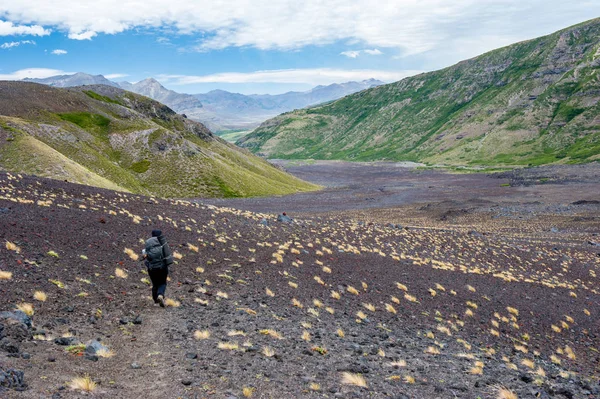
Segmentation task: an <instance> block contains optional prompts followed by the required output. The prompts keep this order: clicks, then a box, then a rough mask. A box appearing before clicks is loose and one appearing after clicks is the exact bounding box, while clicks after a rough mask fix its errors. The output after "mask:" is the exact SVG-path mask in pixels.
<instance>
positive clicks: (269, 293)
mask: <svg viewBox="0 0 600 399" xmlns="http://www.w3.org/2000/svg"><path fill="white" fill-rule="evenodd" d="M265 293H266V294H267V295H268V296H270V297H274V296H275V293H273V291H271V290H270V289H268V288H265Z"/></svg>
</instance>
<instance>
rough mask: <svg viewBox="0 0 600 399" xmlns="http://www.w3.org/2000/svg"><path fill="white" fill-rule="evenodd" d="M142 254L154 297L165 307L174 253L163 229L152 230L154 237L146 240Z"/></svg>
mask: <svg viewBox="0 0 600 399" xmlns="http://www.w3.org/2000/svg"><path fill="white" fill-rule="evenodd" d="M142 255H143V256H144V259H145V264H146V268H147V269H148V276H150V280H151V281H152V299H153V300H154V303H158V304H159V305H160V306H161V307H162V308H164V307H165V291H166V289H167V276H168V275H169V266H170V265H171V264H173V253H172V252H171V248H170V247H169V244H168V243H167V239H166V238H165V236H164V235H163V234H162V231H160V230H152V237H150V238H149V239H147V240H146V247H145V248H144V250H143V251H142Z"/></svg>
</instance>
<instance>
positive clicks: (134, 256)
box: [123, 248, 140, 260]
mask: <svg viewBox="0 0 600 399" xmlns="http://www.w3.org/2000/svg"><path fill="white" fill-rule="evenodd" d="M123 252H124V253H126V254H127V256H129V257H130V258H131V260H138V259H139V258H140V256H139V255H138V254H136V253H135V251H134V250H133V249H131V248H125V249H124V250H123Z"/></svg>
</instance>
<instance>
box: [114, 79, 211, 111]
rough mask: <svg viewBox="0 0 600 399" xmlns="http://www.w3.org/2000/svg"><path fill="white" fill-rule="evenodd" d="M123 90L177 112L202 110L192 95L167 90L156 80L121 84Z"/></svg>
mask: <svg viewBox="0 0 600 399" xmlns="http://www.w3.org/2000/svg"><path fill="white" fill-rule="evenodd" d="M119 85H120V86H121V88H122V89H125V90H128V91H132V92H134V93H137V94H141V95H142V96H146V97H150V98H152V99H153V100H156V101H158V102H160V103H163V104H165V105H166V106H168V107H169V108H172V109H173V110H175V111H177V112H183V111H185V110H188V109H193V108H202V103H201V102H200V101H198V100H197V99H196V98H195V97H194V96H192V95H190V94H181V93H177V92H175V91H173V90H169V89H167V88H165V87H164V86H163V85H161V84H160V83H158V81H157V80H156V79H153V78H148V79H144V80H141V81H139V82H137V83H133V84H132V83H129V82H120V83H119Z"/></svg>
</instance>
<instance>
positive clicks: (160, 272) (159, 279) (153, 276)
mask: <svg viewBox="0 0 600 399" xmlns="http://www.w3.org/2000/svg"><path fill="white" fill-rule="evenodd" d="M148 275H149V276H150V280H152V299H154V302H156V301H157V300H158V299H157V298H158V296H159V295H162V296H163V297H164V296H165V290H166V289H167V276H168V275H169V269H168V268H167V267H162V268H160V269H148Z"/></svg>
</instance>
